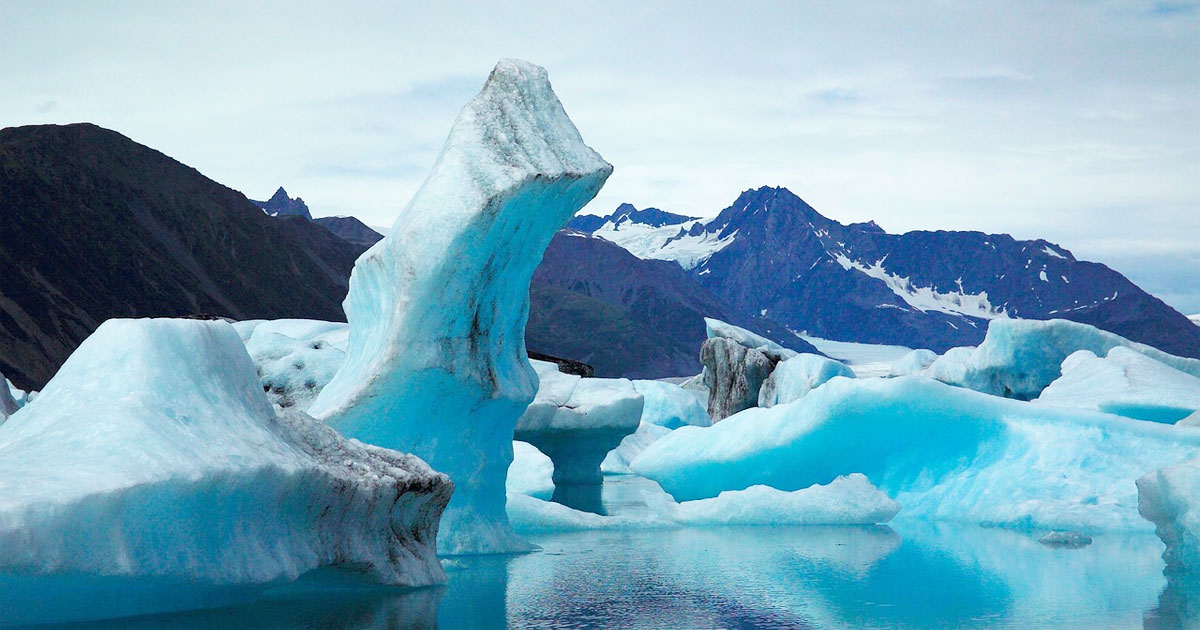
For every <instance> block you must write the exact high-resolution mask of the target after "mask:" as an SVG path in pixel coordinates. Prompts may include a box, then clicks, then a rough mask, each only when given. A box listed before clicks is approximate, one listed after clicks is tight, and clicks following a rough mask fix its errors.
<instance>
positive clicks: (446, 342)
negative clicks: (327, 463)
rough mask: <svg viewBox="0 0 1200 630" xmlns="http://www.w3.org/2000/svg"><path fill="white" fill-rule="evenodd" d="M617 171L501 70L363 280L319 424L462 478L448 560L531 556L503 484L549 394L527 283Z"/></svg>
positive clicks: (532, 69) (540, 88) (357, 275)
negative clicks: (534, 348)
mask: <svg viewBox="0 0 1200 630" xmlns="http://www.w3.org/2000/svg"><path fill="white" fill-rule="evenodd" d="M611 172H612V166H610V165H609V164H608V163H607V162H605V161H604V160H603V159H601V157H600V156H599V154H597V153H596V152H595V151H593V150H592V149H591V148H589V147H588V146H587V145H586V144H584V143H583V139H582V138H581V137H580V135H579V131H578V130H576V129H575V126H574V125H573V124H572V123H571V120H570V119H569V118H567V114H566V112H565V111H563V108H562V105H561V104H560V103H559V101H558V98H557V97H556V96H555V95H554V92H553V90H551V88H550V81H549V80H548V79H547V76H546V71H545V70H543V69H542V68H540V67H538V66H535V65H533V64H530V63H527V62H524V61H517V60H503V61H501V62H500V63H498V64H497V65H496V68H495V69H494V70H493V71H492V74H491V76H489V77H488V80H487V83H486V84H485V85H484V86H483V90H482V91H480V93H479V94H478V95H477V96H476V97H475V98H473V99H471V101H470V102H468V103H467V104H466V106H464V107H463V109H462V111H461V112H459V115H458V118H457V119H456V120H455V122H454V126H453V128H452V129H451V130H450V136H449V138H447V140H446V144H445V146H444V147H443V149H442V153H441V155H439V156H438V159H437V162H436V163H435V164H434V167H433V171H432V172H431V173H430V175H429V177H428V178H427V179H426V180H425V183H424V184H422V185H421V188H420V189H419V190H418V191H417V193H416V195H415V196H414V197H413V198H412V200H411V201H410V202H409V203H408V205H407V206H406V207H405V208H404V210H402V211H401V213H400V215H399V217H398V218H397V219H396V222H395V223H394V224H393V225H392V231H391V233H390V235H389V236H388V237H387V238H385V239H383V240H382V241H379V242H378V243H376V244H375V245H374V246H372V247H371V249H369V250H367V251H366V252H365V253H364V254H363V255H362V256H361V257H360V258H359V259H358V262H357V263H356V264H355V266H354V271H353V272H352V274H351V277H350V291H349V295H348V296H347V298H346V301H345V304H344V306H345V309H346V316H347V318H348V320H349V322H350V341H349V347H348V350H347V354H346V361H345V363H344V364H343V365H342V367H341V369H340V370H339V371H338V372H337V374H336V375H335V376H334V377H333V380H332V381H330V383H329V384H328V385H326V386H325V388H324V389H323V390H322V391H321V393H320V395H319V396H318V397H317V399H316V401H314V403H313V404H312V406H310V408H309V411H310V412H311V413H312V414H313V415H314V416H316V417H318V418H321V419H323V420H325V421H327V422H329V424H330V425H332V426H333V427H334V428H336V429H338V430H339V431H341V432H342V433H343V434H345V435H348V436H351V437H356V438H359V439H362V440H364V441H367V442H371V443H373V444H379V445H381V446H387V447H390V448H397V449H400V450H403V451H411V452H414V453H416V454H417V455H419V456H421V457H422V458H424V459H425V460H426V461H428V462H430V463H431V464H432V465H433V466H435V467H436V468H437V469H438V470H442V471H445V472H446V473H447V474H449V475H450V478H451V479H452V480H453V481H454V483H455V486H456V490H455V493H454V497H453V499H452V500H451V502H450V506H449V507H448V508H447V510H446V514H445V516H444V518H443V520H442V529H441V536H440V537H439V539H438V543H439V549H440V551H442V552H443V553H473V552H480V553H482V552H504V551H514V550H521V549H526V548H527V545H526V544H525V543H524V541H522V540H520V538H519V537H517V536H516V535H515V534H513V532H512V531H511V529H510V528H509V527H508V523H507V518H506V516H505V511H504V505H505V491H504V484H505V478H506V476H507V472H508V465H509V463H510V462H511V461H512V437H513V428H514V427H515V426H516V422H517V418H518V417H519V416H520V415H521V413H522V412H523V411H524V410H525V407H526V406H527V405H528V404H529V402H530V401H531V400H533V396H534V392H535V391H536V388H537V387H536V383H537V381H536V380H535V379H536V376H535V374H534V371H533V369H532V368H531V367H530V365H529V362H528V359H527V358H526V355H525V321H526V317H527V314H528V312H529V280H530V278H531V276H532V275H533V271H534V268H535V267H537V265H538V262H539V261H540V259H541V256H542V253H543V252H544V251H545V249H546V246H547V245H548V244H549V243H550V239H551V237H553V236H554V233H555V232H556V231H558V229H559V228H560V227H561V226H562V225H563V224H564V223H565V222H566V221H567V220H568V219H569V218H570V217H571V216H572V215H573V214H574V213H575V211H577V210H578V209H579V208H581V207H583V205H584V204H586V203H587V202H588V201H590V200H591V199H592V198H593V197H594V196H595V195H596V193H597V192H598V191H599V190H600V187H601V186H602V185H603V184H604V181H605V180H606V179H607V178H608V175H609V174H610V173H611ZM632 430H633V429H632V428H630V431H632ZM598 463H599V462H597V464H598Z"/></svg>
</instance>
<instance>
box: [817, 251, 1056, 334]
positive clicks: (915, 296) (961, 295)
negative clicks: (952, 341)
mask: <svg viewBox="0 0 1200 630" xmlns="http://www.w3.org/2000/svg"><path fill="white" fill-rule="evenodd" d="M886 258H887V257H886V256H885V257H884V259H886ZM834 259H835V260H836V261H837V263H838V264H839V265H841V266H842V268H843V269H846V270H850V269H855V270H858V271H861V272H862V273H864V274H866V275H868V276H871V277H872V278H876V279H878V280H882V281H883V283H884V284H886V285H887V287H888V288H889V289H891V291H892V293H895V294H896V296H897V297H899V298H900V299H902V300H904V302H905V303H906V304H908V305H909V306H911V307H913V308H915V309H917V310H918V311H921V312H923V313H924V312H928V311H938V312H941V313H949V314H952V315H966V316H967V317H981V318H984V319H996V318H998V317H1008V314H1007V313H1005V312H1004V308H1003V307H1000V306H992V303H991V302H989V301H988V295H987V291H982V292H980V293H968V292H966V291H965V290H963V288H962V281H961V280H959V283H958V291H954V292H950V293H942V292H941V291H938V290H937V288H935V287H932V286H928V287H918V286H914V285H913V283H912V281H911V280H909V278H907V277H904V276H899V275H896V274H894V273H891V272H889V271H888V270H887V269H885V268H884V266H883V260H884V259H880V260H878V261H876V262H874V263H872V264H870V265H866V264H863V263H862V262H859V261H857V260H851V259H850V258H849V257H847V256H846V255H845V254H842V253H839V254H836V255H835V258H834ZM1043 275H1044V274H1043ZM1043 279H1044V278H1043Z"/></svg>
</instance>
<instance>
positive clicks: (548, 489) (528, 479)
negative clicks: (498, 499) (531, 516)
mask: <svg viewBox="0 0 1200 630" xmlns="http://www.w3.org/2000/svg"><path fill="white" fill-rule="evenodd" d="M504 486H505V488H506V489H507V491H508V492H509V494H525V495H529V496H531V497H535V498H538V499H549V498H550V497H552V496H554V462H552V461H550V458H549V457H546V454H545V453H543V452H541V451H539V450H537V447H535V446H534V445H532V444H529V443H527V442H520V441H516V440H514V441H513V462H512V464H511V465H510V466H509V467H508V477H507V479H506V481H505V483H504Z"/></svg>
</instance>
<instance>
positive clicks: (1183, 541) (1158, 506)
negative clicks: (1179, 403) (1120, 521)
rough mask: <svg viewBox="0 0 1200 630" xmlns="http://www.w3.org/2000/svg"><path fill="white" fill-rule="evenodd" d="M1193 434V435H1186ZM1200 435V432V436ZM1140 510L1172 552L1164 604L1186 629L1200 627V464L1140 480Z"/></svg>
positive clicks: (1168, 557)
mask: <svg viewBox="0 0 1200 630" xmlns="http://www.w3.org/2000/svg"><path fill="white" fill-rule="evenodd" d="M1184 430H1185V431H1188V432H1193V431H1195V430H1194V429H1184ZM1197 432H1200V431H1197ZM1137 488H1138V510H1139V511H1140V512H1141V514H1142V516H1144V517H1146V518H1147V519H1149V520H1150V522H1152V523H1154V531H1155V533H1157V534H1158V537H1159V538H1160V539H1162V541H1163V544H1165V545H1166V546H1167V548H1166V551H1164V552H1163V560H1164V561H1165V562H1166V569H1165V570H1164V571H1163V572H1164V574H1165V575H1166V576H1167V588H1166V589H1165V590H1164V591H1163V593H1162V595H1161V596H1160V598H1159V602H1160V608H1162V609H1164V610H1166V611H1169V612H1170V613H1171V614H1172V615H1173V616H1175V617H1176V618H1177V620H1178V621H1179V625H1180V626H1181V627H1189V628H1191V627H1196V626H1197V625H1200V600H1197V598H1196V593H1200V459H1193V460H1190V461H1187V462H1184V463H1181V464H1177V465H1174V466H1169V467H1166V468H1163V469H1161V470H1159V471H1157V472H1152V473H1150V474H1148V475H1146V476H1144V477H1142V478H1141V479H1138V480H1137Z"/></svg>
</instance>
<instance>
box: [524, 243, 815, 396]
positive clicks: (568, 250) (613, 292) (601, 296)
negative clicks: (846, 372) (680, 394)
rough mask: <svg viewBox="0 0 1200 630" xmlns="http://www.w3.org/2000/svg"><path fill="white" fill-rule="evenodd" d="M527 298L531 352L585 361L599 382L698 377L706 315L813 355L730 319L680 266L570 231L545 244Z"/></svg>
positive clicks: (795, 342)
mask: <svg viewBox="0 0 1200 630" xmlns="http://www.w3.org/2000/svg"><path fill="white" fill-rule="evenodd" d="M530 293H531V298H532V301H531V305H530V312H529V325H528V326H527V328H526V344H527V345H528V346H529V348H530V349H531V350H536V351H539V352H544V353H547V354H552V355H556V356H565V357H571V358H574V359H578V360H580V361H583V362H585V363H588V364H590V365H592V366H594V367H595V369H596V375H597V376H627V377H635V378H636V377H643V378H650V377H655V378H657V377H663V376H686V375H691V374H696V373H698V372H699V371H700V368H701V365H700V354H699V350H700V345H701V344H702V343H704V340H705V339H706V338H707V335H706V333H705V326H704V318H705V317H714V318H717V319H723V320H726V321H734V322H738V323H739V325H742V326H743V327H746V328H749V329H751V330H754V331H755V332H758V333H759V334H762V335H764V336H766V337H768V338H771V339H773V340H775V341H777V342H779V343H781V344H783V345H785V346H787V347H789V348H792V349H795V350H798V351H802V352H816V350H815V349H814V348H812V347H811V346H809V345H808V344H807V343H806V342H804V341H802V340H800V339H799V338H797V337H795V336H794V335H792V334H790V333H788V332H787V331H786V330H785V329H784V328H783V327H782V326H780V325H779V324H776V323H774V322H771V321H769V320H766V319H764V318H761V317H754V316H745V317H738V316H736V315H735V314H734V313H733V312H732V311H731V310H730V309H729V308H728V306H726V304H725V303H724V302H723V301H722V300H721V299H720V298H718V297H717V296H716V295H714V294H713V293H712V292H710V291H709V290H707V289H705V288H704V287H702V286H700V284H699V283H698V282H696V281H695V280H694V279H692V278H690V277H689V276H688V274H687V273H686V272H684V270H683V269H681V268H680V267H679V266H678V265H676V264H674V263H671V262H667V261H661V260H642V259H639V258H637V257H636V256H634V255H632V254H630V253H629V252H627V251H625V250H624V249H622V248H620V247H617V246H616V245H614V244H612V243H610V242H608V241H606V240H604V239H601V238H596V237H592V236H588V235H587V234H583V233H581V232H578V231H574V230H564V231H561V232H559V233H558V234H556V235H555V237H554V240H552V241H551V242H550V247H549V248H547V250H546V254H545V256H544V257H543V258H542V263H541V265H539V266H538V269H537V271H536V272H535V273H534V275H533V283H532V285H531V288H530Z"/></svg>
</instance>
